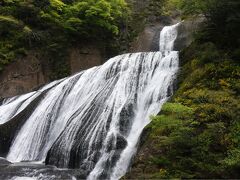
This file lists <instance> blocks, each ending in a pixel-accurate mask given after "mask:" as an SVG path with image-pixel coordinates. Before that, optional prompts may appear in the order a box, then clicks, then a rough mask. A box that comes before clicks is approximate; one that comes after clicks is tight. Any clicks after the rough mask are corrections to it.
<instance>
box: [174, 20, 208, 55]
mask: <svg viewBox="0 0 240 180" xmlns="http://www.w3.org/2000/svg"><path fill="white" fill-rule="evenodd" d="M203 23H204V18H203V17H201V16H200V17H198V18H194V19H189V20H185V21H183V22H182V23H181V24H180V25H179V26H178V37H177V39H176V41H175V45H174V49H175V50H177V51H180V50H182V49H184V48H186V47H187V46H189V45H190V44H191V43H192V41H193V40H194V37H193V36H194V33H195V32H196V31H197V30H198V29H199V27H200V26H201V25H202V24H203Z"/></svg>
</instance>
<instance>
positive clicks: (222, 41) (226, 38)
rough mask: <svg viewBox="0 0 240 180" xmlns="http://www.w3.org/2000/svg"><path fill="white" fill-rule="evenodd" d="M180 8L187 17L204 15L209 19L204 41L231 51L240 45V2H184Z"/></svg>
mask: <svg viewBox="0 0 240 180" xmlns="http://www.w3.org/2000/svg"><path fill="white" fill-rule="evenodd" d="M179 7H180V9H181V10H182V11H183V12H184V15H185V16H189V15H190V16H192V15H199V14H203V15H204V16H205V17H206V19H207V24H206V27H205V29H204V36H202V41H206V40H207V41H212V42H214V43H216V45H217V46H218V47H221V48H223V49H231V48H237V47H239V45H240V44H239V43H240V35H239V33H236V32H239V31H240V18H239V17H240V1H239V0H182V1H179Z"/></svg>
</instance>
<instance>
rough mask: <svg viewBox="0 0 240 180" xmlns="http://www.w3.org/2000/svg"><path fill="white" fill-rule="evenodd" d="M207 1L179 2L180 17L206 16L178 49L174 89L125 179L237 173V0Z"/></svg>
mask: <svg viewBox="0 0 240 180" xmlns="http://www.w3.org/2000/svg"><path fill="white" fill-rule="evenodd" d="M214 2H215V4H214ZM181 3H182V4H181ZM194 3H195V4H194ZM201 3H202V4H201ZM212 3H213V4H207V3H206V4H204V1H201V0H196V1H181V2H180V7H181V8H182V10H183V12H184V13H183V17H184V18H194V17H195V16H196V15H198V14H199V13H202V14H204V15H205V17H206V18H207V19H206V22H205V25H204V26H203V27H202V29H200V30H199V32H198V33H197V34H196V35H195V41H194V42H193V43H192V44H191V45H190V46H189V47H188V48H185V49H184V50H183V51H181V53H180V54H181V55H180V62H181V70H180V71H179V75H178V83H177V90H176V92H175V94H174V96H173V97H172V98H171V100H170V102H168V103H166V104H165V105H164V106H163V109H162V111H161V112H160V114H159V115H158V116H156V117H152V122H151V124H150V125H149V126H148V127H147V128H146V129H145V133H144V135H143V137H142V140H141V143H140V150H139V152H138V154H137V155H136V157H135V160H134V162H133V166H132V168H131V169H130V173H129V174H128V175H127V176H126V179H128V178H137V179H155V178H156V179H163V178H167V179H168V178H184V179H185V178H194V179H195V178H197V179H208V178H214V179H215V178H239V176H240V174H239V172H240V161H239V157H240V139H239V137H240V134H239V132H240V106H239V102H240V97H239V95H240V89H239V88H240V64H239V62H240V61H239V60H240V59H239V58H240V54H239V52H240V49H239V47H240V46H239V45H240V44H239V42H240V41H239V40H240V36H239V33H237V32H238V31H239V30H240V21H239V17H240V16H239V10H240V3H239V2H238V1H224V0H221V1H212ZM194 5H195V6H194ZM203 5H204V6H203ZM203 7H204V8H203Z"/></svg>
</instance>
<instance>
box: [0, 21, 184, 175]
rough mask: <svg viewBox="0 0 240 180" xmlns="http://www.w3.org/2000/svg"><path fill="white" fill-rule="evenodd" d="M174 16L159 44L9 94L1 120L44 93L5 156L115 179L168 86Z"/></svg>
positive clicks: (174, 58) (173, 63)
mask: <svg viewBox="0 0 240 180" xmlns="http://www.w3.org/2000/svg"><path fill="white" fill-rule="evenodd" d="M178 25H179V24H176V25H173V26H167V27H165V28H164V29H163V30H162V31H161V35H160V51H159V52H149V53H134V54H124V55H121V56H117V57H115V58H112V59H110V60H109V61H108V62H106V63H105V64H104V65H102V66H99V67H94V68H91V69H89V70H86V71H82V72H80V73H78V74H76V75H74V76H72V77H69V78H65V79H62V80H59V81H55V82H52V83H50V84H49V85H46V86H45V87H43V88H41V89H40V90H38V91H35V92H31V93H28V94H26V95H23V96H19V97H14V98H10V99H6V100H4V101H3V102H2V105H1V106H0V126H1V124H3V125H4V124H5V123H7V122H9V121H11V120H12V119H13V118H14V117H16V116H17V115H18V114H19V113H21V112H23V111H24V109H26V108H27V107H28V106H30V105H31V102H32V101H33V100H34V99H36V98H37V97H40V96H41V100H40V101H39V102H38V104H37V106H36V107H35V108H34V110H33V111H32V112H31V114H30V115H29V116H27V117H26V119H25V123H24V124H23V126H22V127H21V129H20V130H19V132H18V133H17V135H16V136H15V138H14V140H13V142H12V145H11V148H10V150H9V152H8V155H7V159H8V160H10V161H12V162H19V161H46V163H47V164H54V165H57V166H58V167H64V168H67V167H70V168H81V169H83V170H85V171H86V172H87V174H88V179H98V178H101V179H109V178H111V179H119V178H120V177H121V176H123V175H124V174H125V173H126V171H127V169H128V167H129V164H130V161H131V159H132V157H133V155H134V154H135V152H136V150H137V143H138V140H139V137H140V135H141V132H142V130H143V129H144V127H145V126H146V125H147V124H148V123H149V122H150V118H149V117H150V116H151V115H156V114H157V113H158V112H159V110H160V109H161V106H162V105H163V104H164V103H165V102H166V101H167V100H168V98H169V97H170V96H171V95H172V93H173V82H174V79H175V75H176V73H177V70H178V52H177V51H173V47H174V41H175V39H176V38H177V27H178Z"/></svg>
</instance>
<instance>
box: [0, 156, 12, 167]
mask: <svg viewBox="0 0 240 180" xmlns="http://www.w3.org/2000/svg"><path fill="white" fill-rule="evenodd" d="M10 164H12V163H11V162H9V161H8V160H6V159H5V158H2V157H0V166H8V165H10Z"/></svg>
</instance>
